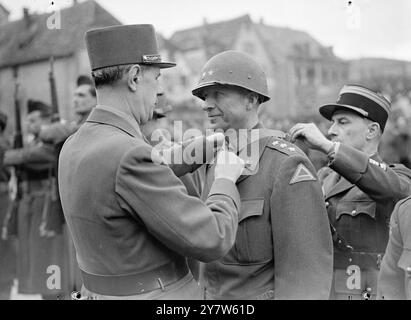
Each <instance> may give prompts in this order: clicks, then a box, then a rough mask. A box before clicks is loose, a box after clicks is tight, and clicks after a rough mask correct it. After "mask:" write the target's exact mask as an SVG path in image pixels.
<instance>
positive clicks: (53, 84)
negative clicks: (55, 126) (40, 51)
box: [49, 57, 60, 122]
mask: <svg viewBox="0 0 411 320" xmlns="http://www.w3.org/2000/svg"><path fill="white" fill-rule="evenodd" d="M49 82H50V94H51V109H52V113H53V115H52V122H58V121H60V114H59V105H58V100H57V89H56V80H55V78H54V57H50V71H49Z"/></svg>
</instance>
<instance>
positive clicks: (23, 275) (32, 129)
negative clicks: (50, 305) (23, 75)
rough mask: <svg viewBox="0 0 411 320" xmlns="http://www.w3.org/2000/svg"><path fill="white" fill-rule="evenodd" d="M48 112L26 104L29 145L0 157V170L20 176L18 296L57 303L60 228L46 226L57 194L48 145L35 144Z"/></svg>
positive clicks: (62, 256)
mask: <svg viewBox="0 0 411 320" xmlns="http://www.w3.org/2000/svg"><path fill="white" fill-rule="evenodd" d="M50 121H51V108H50V106H48V105H46V104H44V103H42V102H40V101H33V100H29V101H28V103H27V133H28V140H29V142H28V143H27V145H26V146H25V147H23V148H22V149H12V150H8V151H6V153H5V154H4V166H6V167H11V166H18V167H19V170H21V171H22V180H23V181H22V182H21V189H22V198H21V200H20V201H19V203H18V210H17V220H18V223H17V224H18V228H17V229H18V230H17V233H18V239H19V241H18V243H19V246H18V263H17V272H18V273H17V278H18V281H19V286H18V292H19V293H22V294H41V295H42V296H43V298H45V299H57V298H59V297H60V296H61V295H62V294H63V293H64V291H65V288H64V286H65V285H66V284H67V271H68V270H67V268H66V265H67V264H66V262H65V261H66V259H67V257H66V252H65V250H64V241H63V237H62V234H61V228H60V227H61V225H60V226H58V227H57V228H56V229H53V228H49V223H48V220H49V219H52V218H53V215H54V214H56V212H54V211H55V208H56V201H58V198H57V190H56V183H55V181H54V179H53V177H52V171H53V166H54V163H55V161H56V158H55V157H56V155H55V152H54V147H53V145H50V144H46V143H44V142H42V141H41V140H40V138H39V135H40V132H41V130H42V128H44V127H45V126H48V125H50Z"/></svg>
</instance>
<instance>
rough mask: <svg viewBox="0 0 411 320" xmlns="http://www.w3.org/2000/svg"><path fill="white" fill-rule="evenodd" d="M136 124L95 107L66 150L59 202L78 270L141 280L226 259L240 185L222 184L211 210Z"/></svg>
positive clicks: (213, 192) (210, 199)
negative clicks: (194, 262)
mask: <svg viewBox="0 0 411 320" xmlns="http://www.w3.org/2000/svg"><path fill="white" fill-rule="evenodd" d="M134 121H135V120H129V119H128V118H127V117H125V116H123V115H121V114H120V113H119V112H116V110H115V109H112V108H107V107H102V106H97V107H96V108H95V109H94V110H93V111H92V112H91V114H90V116H89V118H88V120H87V122H86V123H85V124H84V125H83V126H82V127H81V128H80V129H79V130H78V131H77V132H76V133H75V134H74V135H72V136H71V137H70V138H69V139H68V140H67V141H66V143H65V144H64V146H63V148H62V151H61V154H60V162H59V184H60V196H61V201H62V205H63V210H64V215H65V217H66V220H67V223H68V226H69V230H70V232H71V234H72V237H73V241H74V245H75V247H76V251H77V260H78V263H79V267H80V269H82V270H83V271H84V272H87V273H91V274H95V275H126V274H138V273H142V272H147V271H151V270H154V269H156V268H158V267H161V266H164V265H166V264H168V263H170V262H173V261H179V260H182V259H185V257H192V258H195V259H198V260H201V261H211V260H214V259H217V258H219V257H221V256H222V255H224V254H225V253H226V252H227V251H228V250H229V248H230V247H231V246H232V244H233V242H234V239H235V234H236V231H237V224H238V217H237V215H238V209H239V206H240V203H239V195H238V191H237V189H236V187H235V185H234V184H233V183H232V182H230V181H228V180H226V179H218V181H216V183H215V184H214V185H213V187H212V190H211V192H210V195H209V197H208V199H207V201H206V204H204V203H203V202H202V201H201V200H199V199H197V198H195V197H191V196H189V195H188V194H187V191H186V189H185V188H184V185H183V184H182V182H181V181H180V180H179V179H178V178H177V177H176V176H175V174H174V173H173V171H172V170H171V169H170V167H168V166H167V165H165V164H163V163H161V161H157V160H158V159H154V158H153V153H152V151H153V148H152V147H151V146H150V145H149V144H148V143H147V142H145V141H144V139H143V137H142V135H141V133H140V131H139V128H138V126H137V124H135V123H134Z"/></svg>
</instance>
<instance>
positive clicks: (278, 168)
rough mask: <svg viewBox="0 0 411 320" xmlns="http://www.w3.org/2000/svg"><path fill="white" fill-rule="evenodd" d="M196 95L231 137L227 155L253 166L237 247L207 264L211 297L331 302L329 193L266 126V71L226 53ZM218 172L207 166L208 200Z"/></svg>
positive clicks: (208, 67)
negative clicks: (263, 120)
mask: <svg viewBox="0 0 411 320" xmlns="http://www.w3.org/2000/svg"><path fill="white" fill-rule="evenodd" d="M193 95H195V96H197V97H199V98H200V99H202V100H204V107H203V109H204V110H205V111H207V113H208V116H209V119H210V122H211V125H212V127H211V128H212V129H218V130H224V131H225V135H226V139H227V140H228V142H229V143H228V145H227V148H229V150H232V151H234V152H236V153H237V154H238V155H239V156H240V157H241V158H242V159H243V160H244V161H246V162H248V166H247V167H246V170H245V171H244V172H243V174H242V176H241V177H240V178H239V179H238V181H237V183H236V185H237V188H238V190H239V193H240V196H241V210H240V216H239V226H238V232H237V237H236V241H235V243H234V246H233V247H232V248H231V250H230V251H229V252H228V254H227V255H225V256H224V257H222V258H221V259H219V260H217V261H215V262H210V263H207V264H205V265H203V267H204V268H203V269H204V281H205V283H204V285H205V287H206V298H207V299H327V298H328V296H329V292H330V287H331V280H332V241H331V236H330V233H329V228H328V220H327V213H326V209H325V205H324V202H323V199H322V193H321V186H320V184H319V183H318V181H317V180H318V179H317V177H316V174H315V170H314V167H313V165H312V164H311V162H310V161H309V160H308V158H307V157H306V155H305V154H304V153H303V152H302V151H301V150H299V149H298V148H297V147H296V146H294V145H293V144H291V143H288V142H286V141H285V140H284V139H283V137H284V133H283V132H280V131H274V130H268V129H265V128H264V127H263V126H262V124H261V123H260V121H259V119H258V115H257V112H258V108H259V106H260V104H261V103H264V102H266V101H268V100H269V99H270V97H269V96H268V89H267V80H266V76H265V74H264V71H263V70H262V69H261V67H260V66H259V65H258V64H257V63H256V62H255V61H254V60H253V59H252V58H251V57H250V56H248V55H245V54H243V53H241V52H237V51H226V52H223V53H220V54H218V55H216V56H214V57H212V58H211V59H210V60H209V61H208V62H207V63H206V64H205V66H204V67H203V69H202V71H201V75H200V81H199V82H198V84H197V86H196V87H195V88H194V90H193ZM214 171H215V166H214V165H209V166H207V168H206V184H205V186H204V190H203V196H204V197H206V196H207V195H208V192H209V190H210V186H211V185H212V183H213V181H214ZM204 199H205V198H204Z"/></svg>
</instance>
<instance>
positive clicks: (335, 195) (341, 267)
mask: <svg viewBox="0 0 411 320" xmlns="http://www.w3.org/2000/svg"><path fill="white" fill-rule="evenodd" d="M318 176H319V178H320V179H321V181H322V185H323V190H324V194H325V201H326V205H327V211H328V216H329V219H330V223H331V225H332V226H333V227H334V228H335V230H336V233H335V234H334V240H335V241H334V244H335V245H334V282H333V290H332V295H331V298H332V299H369V298H375V295H376V289H377V276H378V270H379V267H380V263H381V260H382V257H383V254H384V252H385V249H386V245H387V241H388V222H389V219H390V215H391V212H392V210H393V208H394V206H395V204H396V202H397V201H398V200H400V199H402V198H404V197H407V196H408V195H409V194H410V192H411V191H410V190H411V189H410V182H411V171H410V170H409V169H407V168H406V167H404V166H402V165H387V164H385V163H384V162H383V161H382V160H381V159H380V157H379V156H378V154H375V155H373V156H371V157H370V156H368V155H367V154H365V153H363V152H361V151H358V150H357V149H354V148H352V147H349V146H345V145H343V144H341V145H340V147H339V149H338V151H337V153H336V155H335V158H334V160H333V161H332V162H331V163H330V165H329V167H325V168H323V169H321V170H320V171H319V173H318Z"/></svg>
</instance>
